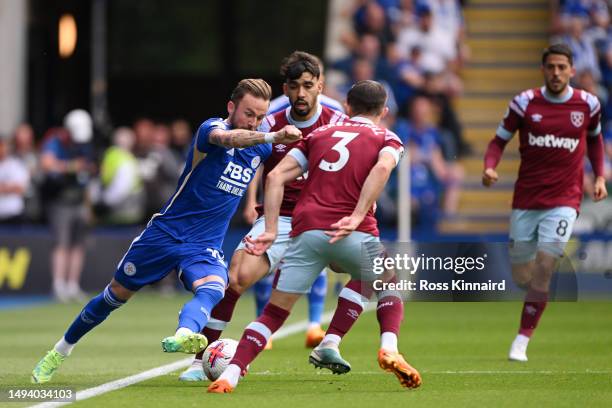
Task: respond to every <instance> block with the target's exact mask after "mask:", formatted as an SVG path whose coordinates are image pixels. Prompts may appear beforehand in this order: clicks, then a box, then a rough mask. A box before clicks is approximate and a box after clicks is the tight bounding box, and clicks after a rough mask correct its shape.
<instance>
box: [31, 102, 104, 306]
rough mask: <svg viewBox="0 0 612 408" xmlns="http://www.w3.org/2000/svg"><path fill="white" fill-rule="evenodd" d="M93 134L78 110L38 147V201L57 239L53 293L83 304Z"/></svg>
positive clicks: (87, 114)
mask: <svg viewBox="0 0 612 408" xmlns="http://www.w3.org/2000/svg"><path fill="white" fill-rule="evenodd" d="M92 136H93V128H92V120H91V116H90V115H89V113H87V112H86V111H84V110H80V109H77V110H73V111H71V112H69V113H68V114H67V115H66V117H65V118H64V128H54V129H51V130H50V131H48V132H47V135H46V137H45V141H44V145H43V147H42V156H41V167H42V171H43V173H44V176H45V178H44V182H43V188H42V191H43V197H42V198H43V200H44V202H45V209H46V210H47V221H48V222H49V224H50V226H51V228H52V231H53V235H54V238H55V248H54V249H53V252H52V255H51V256H52V259H51V266H52V271H53V293H54V295H55V296H56V298H57V299H58V300H60V301H62V302H66V301H69V300H79V301H82V300H85V294H84V293H83V291H82V290H81V288H80V284H79V281H80V277H81V271H82V268H83V261H84V258H85V238H86V231H87V226H88V225H87V224H88V221H89V208H88V206H87V197H86V188H87V185H88V183H89V181H90V178H91V175H92V173H93V171H94V170H95V168H94V165H93V162H92V155H91V145H90V141H91V139H92Z"/></svg>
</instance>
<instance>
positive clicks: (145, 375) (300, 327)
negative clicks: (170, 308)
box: [30, 304, 374, 408]
mask: <svg viewBox="0 0 612 408" xmlns="http://www.w3.org/2000/svg"><path fill="white" fill-rule="evenodd" d="M373 309H374V307H373V306H371V305H370V304H368V305H367V306H366V307H365V308H364V309H363V311H364V312H366V311H369V310H373ZM333 315H334V313H333V312H327V313H324V314H323V316H322V318H321V323H329V322H330V321H331V318H332V316H333ZM307 328H308V320H301V321H299V322H296V323H293V324H290V325H288V326H286V327H283V328H281V329H280V330H279V331H277V332H276V333H274V335H273V336H272V339H273V340H280V339H282V338H284V337H288V336H291V335H292V334H295V333H299V332H301V331H304V330H306V329H307ZM192 360H193V359H192V358H191V357H189V358H184V359H182V360H178V361H175V362H174V363H170V364H166V365H163V366H160V367H155V368H152V369H150V370H147V371H143V372H141V373H138V374H134V375H131V376H129V377H125V378H121V379H119V380H115V381H111V382H107V383H106V384H102V385H98V386H97V387H92V388H87V389H85V390H81V391H77V392H76V400H77V401H83V400H86V399H88V398H92V397H95V396H98V395H101V394H106V393H107V392H111V391H116V390H119V389H121V388H125V387H128V386H130V385H133V384H137V383H139V382H142V381H146V380H150V379H151V378H155V377H159V376H162V375H166V374H169V373H171V372H173V371H176V370H180V369H181V368H185V367H187V366H189V365H190V364H191V361H192ZM73 402H74V401H69V402H53V401H49V402H43V403H40V404H36V405H32V406H31V407H30V408H55V407H61V406H64V405H68V404H72V403H73Z"/></svg>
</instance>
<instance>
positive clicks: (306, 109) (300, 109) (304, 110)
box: [291, 100, 310, 116]
mask: <svg viewBox="0 0 612 408" xmlns="http://www.w3.org/2000/svg"><path fill="white" fill-rule="evenodd" d="M298 102H302V103H303V105H300V106H298V105H297V103H298ZM291 109H293V111H294V112H295V113H297V114H298V115H299V116H306V115H308V114H309V113H310V105H309V104H308V102H306V101H304V100H298V101H295V102H294V103H292V104H291Z"/></svg>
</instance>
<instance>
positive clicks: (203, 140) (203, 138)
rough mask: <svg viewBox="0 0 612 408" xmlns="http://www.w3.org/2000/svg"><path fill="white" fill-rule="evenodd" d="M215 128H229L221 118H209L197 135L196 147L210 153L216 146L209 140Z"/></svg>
mask: <svg viewBox="0 0 612 408" xmlns="http://www.w3.org/2000/svg"><path fill="white" fill-rule="evenodd" d="M215 129H221V130H227V125H226V123H225V122H224V121H223V119H221V118H214V119H209V120H207V121H206V122H204V123H202V124H201V125H200V127H199V128H198V131H197V132H196V136H195V145H196V148H197V149H198V150H199V151H200V152H202V153H209V152H210V151H211V150H213V149H214V148H215V147H216V146H215V145H213V144H211V143H210V141H209V139H208V138H209V135H210V132H212V131H213V130H215Z"/></svg>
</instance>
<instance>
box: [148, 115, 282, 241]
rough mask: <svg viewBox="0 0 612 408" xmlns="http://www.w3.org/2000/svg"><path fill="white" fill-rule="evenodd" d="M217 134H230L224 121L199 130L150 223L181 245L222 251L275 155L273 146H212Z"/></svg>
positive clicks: (220, 120)
mask: <svg viewBox="0 0 612 408" xmlns="http://www.w3.org/2000/svg"><path fill="white" fill-rule="evenodd" d="M214 129H224V130H229V129H231V126H230V125H229V124H228V123H227V122H226V121H225V120H223V119H221V118H211V119H208V120H207V121H206V122H204V123H202V125H200V127H199V129H198V131H197V132H196V134H195V136H194V138H193V141H192V144H191V148H190V149H189V153H188V154H187V162H186V163H185V170H183V174H182V175H181V177H180V179H179V181H178V187H177V189H176V191H175V193H174V194H173V195H172V197H171V198H170V199H169V200H168V202H167V203H166V205H165V206H164V208H162V210H161V211H160V212H159V213H158V214H155V215H154V216H153V218H152V219H151V221H150V222H149V224H151V223H154V224H155V225H157V226H158V227H159V228H161V229H162V230H164V231H165V232H167V233H168V234H170V235H171V236H172V237H174V238H176V239H177V240H179V241H181V242H192V243H198V244H203V245H206V246H207V247H212V248H221V246H222V244H223V238H224V237H225V233H226V231H227V228H228V226H229V222H230V219H231V218H232V216H233V215H234V213H235V212H236V209H237V208H238V205H239V204H240V199H241V198H242V196H243V195H244V194H245V192H246V189H247V186H248V185H249V182H250V181H251V180H252V179H253V176H255V172H256V171H257V168H258V167H259V165H260V164H261V163H262V162H264V161H265V160H266V159H267V158H268V156H270V154H271V152H272V145H271V144H260V145H255V146H251V147H247V148H232V149H228V148H225V147H223V146H217V145H214V144H211V143H209V141H208V136H209V134H210V132H211V131H212V130H214Z"/></svg>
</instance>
